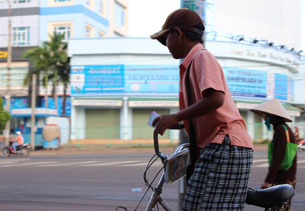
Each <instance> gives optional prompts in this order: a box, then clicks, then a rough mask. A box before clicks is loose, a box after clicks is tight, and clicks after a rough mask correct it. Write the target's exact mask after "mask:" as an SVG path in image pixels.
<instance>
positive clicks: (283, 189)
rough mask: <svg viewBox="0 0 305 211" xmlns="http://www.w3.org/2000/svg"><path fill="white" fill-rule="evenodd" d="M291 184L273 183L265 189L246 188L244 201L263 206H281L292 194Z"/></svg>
mask: <svg viewBox="0 0 305 211" xmlns="http://www.w3.org/2000/svg"><path fill="white" fill-rule="evenodd" d="M294 194H295V192H294V189H293V187H292V186H291V185H288V184H283V185H275V186H272V187H270V188H266V189H255V188H248V191H247V198H246V203H247V204H250V205H255V206H259V207H263V208H270V207H273V206H281V205H282V204H284V203H285V202H287V201H288V200H289V199H291V198H292V197H293V196H294Z"/></svg>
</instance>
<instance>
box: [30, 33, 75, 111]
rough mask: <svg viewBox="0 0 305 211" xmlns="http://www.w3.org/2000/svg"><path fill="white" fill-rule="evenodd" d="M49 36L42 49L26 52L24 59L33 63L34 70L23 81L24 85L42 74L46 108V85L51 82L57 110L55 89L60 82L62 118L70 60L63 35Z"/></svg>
mask: <svg viewBox="0 0 305 211" xmlns="http://www.w3.org/2000/svg"><path fill="white" fill-rule="evenodd" d="M49 36H50V40H49V41H45V42H43V44H42V47H37V48H34V49H30V50H28V51H27V52H26V53H25V54H24V57H25V58H28V59H30V60H32V61H33V66H34V68H33V69H32V70H30V71H29V72H28V74H27V76H26V78H25V80H24V83H25V84H28V83H29V82H30V81H31V76H32V75H33V74H34V73H35V74H38V75H39V74H43V76H42V84H43V86H44V87H45V89H46V94H45V102H46V107H48V84H49V81H52V84H53V88H52V93H53V98H54V104H55V108H56V109H57V105H58V103H57V101H58V100H57V93H56V89H57V86H58V84H59V83H60V82H61V83H63V85H64V97H63V106H62V107H63V116H64V115H65V104H66V97H67V95H66V91H67V87H68V85H69V82H70V80H69V77H70V59H69V57H68V55H67V47H68V45H67V43H66V42H64V41H63V39H64V34H56V33H54V34H53V36H51V35H49Z"/></svg>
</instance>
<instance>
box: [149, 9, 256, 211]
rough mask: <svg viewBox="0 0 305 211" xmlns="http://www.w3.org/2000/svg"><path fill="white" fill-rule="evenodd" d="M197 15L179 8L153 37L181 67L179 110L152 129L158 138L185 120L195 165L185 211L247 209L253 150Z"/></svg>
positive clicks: (165, 116) (190, 176)
mask: <svg viewBox="0 0 305 211" xmlns="http://www.w3.org/2000/svg"><path fill="white" fill-rule="evenodd" d="M204 29H205V28H204V25H203V22H202V20H201V18H200V16H199V15H197V13H196V12H194V11H192V10H189V9H178V10H176V11H174V12H172V13H171V14H170V15H169V16H168V17H167V19H166V21H165V23H164V25H163V27H162V30H161V31H159V32H157V33H155V34H153V35H152V36H151V38H152V39H157V40H158V41H159V42H160V43H162V44H163V45H165V46H167V48H168V49H169V52H170V53H171V55H172V56H173V58H175V59H183V61H182V63H181V65H180V66H179V68H180V88H179V106H180V111H179V112H177V113H175V114H169V115H161V116H159V117H158V118H156V119H155V121H154V122H153V125H154V126H155V130H156V131H157V132H158V133H159V134H161V135H162V134H163V133H164V131H165V130H166V129H168V128H170V127H172V126H174V125H176V124H178V123H179V122H180V121H184V125H185V128H186V130H187V132H188V134H189V137H190V145H191V146H192V145H195V148H192V147H191V148H190V151H191V158H194V157H195V158H196V159H191V160H192V161H191V164H192V165H193V166H194V168H193V169H194V170H193V171H192V172H191V173H190V174H188V184H187V188H186V194H185V198H184V201H183V205H182V210H188V211H189V210H243V209H244V202H245V198H246V194H247V185H248V179H249V174H250V168H251V164H252V159H253V145H252V140H251V138H250V136H249V135H248V133H247V128H246V125H245V122H244V120H243V118H242V117H241V115H240V114H239V112H238V109H237V108H236V106H235V104H234V102H233V100H232V97H231V94H230V91H229V89H228V86H227V84H226V81H225V77H224V74H223V70H222V68H221V66H220V65H219V64H218V62H217V60H216V58H215V57H214V56H213V55H212V54H211V53H210V52H209V51H208V50H207V49H205V48H204V47H203V45H202V43H203V40H202V37H203V34H204Z"/></svg>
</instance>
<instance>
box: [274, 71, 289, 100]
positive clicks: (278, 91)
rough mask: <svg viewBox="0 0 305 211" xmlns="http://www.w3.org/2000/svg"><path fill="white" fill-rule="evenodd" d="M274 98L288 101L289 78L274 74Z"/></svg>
mask: <svg viewBox="0 0 305 211" xmlns="http://www.w3.org/2000/svg"><path fill="white" fill-rule="evenodd" d="M274 97H275V98H277V99H279V100H288V76H287V75H283V74H278V73H275V74H274Z"/></svg>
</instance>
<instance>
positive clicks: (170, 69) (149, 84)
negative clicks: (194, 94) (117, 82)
mask: <svg viewBox="0 0 305 211" xmlns="http://www.w3.org/2000/svg"><path fill="white" fill-rule="evenodd" d="M125 92H127V93H133V94H145V93H147V94H175V95H177V94H178V92H179V67H178V65H127V66H126V67H125Z"/></svg>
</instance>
